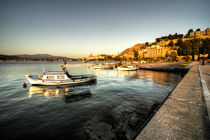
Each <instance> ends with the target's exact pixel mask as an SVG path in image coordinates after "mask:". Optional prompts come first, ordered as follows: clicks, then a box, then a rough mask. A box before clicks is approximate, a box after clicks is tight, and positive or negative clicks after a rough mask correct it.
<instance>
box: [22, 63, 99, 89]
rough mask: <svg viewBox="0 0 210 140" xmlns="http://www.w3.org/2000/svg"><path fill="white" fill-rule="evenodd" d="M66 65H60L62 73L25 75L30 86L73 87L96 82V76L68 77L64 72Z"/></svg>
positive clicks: (65, 71) (51, 72) (50, 72)
mask: <svg viewBox="0 0 210 140" xmlns="http://www.w3.org/2000/svg"><path fill="white" fill-rule="evenodd" d="M66 67H68V66H67V65H62V69H63V71H47V72H45V71H44V72H43V74H42V75H39V76H38V75H26V79H27V80H28V82H29V83H30V84H31V85H46V86H50V85H73V84H81V83H87V82H91V81H96V78H97V77H96V75H94V74H86V75H70V74H69V73H68V71H67V70H66Z"/></svg>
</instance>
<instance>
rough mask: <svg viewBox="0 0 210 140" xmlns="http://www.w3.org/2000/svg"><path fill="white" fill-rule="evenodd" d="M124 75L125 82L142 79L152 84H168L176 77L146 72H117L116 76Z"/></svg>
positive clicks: (166, 73)
mask: <svg viewBox="0 0 210 140" xmlns="http://www.w3.org/2000/svg"><path fill="white" fill-rule="evenodd" d="M119 75H124V76H125V78H126V79H127V80H134V79H142V80H147V81H153V82H168V81H171V79H172V78H175V77H177V75H175V74H174V73H169V72H158V71H148V70H138V71H117V76H119Z"/></svg>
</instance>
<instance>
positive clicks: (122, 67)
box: [117, 65, 139, 71]
mask: <svg viewBox="0 0 210 140" xmlns="http://www.w3.org/2000/svg"><path fill="white" fill-rule="evenodd" d="M138 69H139V68H138V66H133V65H122V66H118V67H117V70H124V71H134V70H138Z"/></svg>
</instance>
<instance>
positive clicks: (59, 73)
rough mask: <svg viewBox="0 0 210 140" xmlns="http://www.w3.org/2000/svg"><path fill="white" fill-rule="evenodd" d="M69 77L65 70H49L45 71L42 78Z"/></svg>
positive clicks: (62, 78)
mask: <svg viewBox="0 0 210 140" xmlns="http://www.w3.org/2000/svg"><path fill="white" fill-rule="evenodd" d="M67 79H69V78H68V76H67V75H66V73H65V72H63V71H48V72H44V75H43V77H42V80H67Z"/></svg>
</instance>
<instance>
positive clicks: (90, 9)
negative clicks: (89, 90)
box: [0, 0, 210, 57]
mask: <svg viewBox="0 0 210 140" xmlns="http://www.w3.org/2000/svg"><path fill="white" fill-rule="evenodd" d="M209 6H210V0H0V54H36V53H48V54H52V55H60V56H67V57H83V56H88V55H90V54H91V53H92V54H94V55H97V54H117V53H118V52H119V53H120V52H121V51H123V50H125V49H126V48H129V47H131V46H133V45H135V44H136V43H144V42H153V41H155V38H157V37H161V36H164V35H168V34H174V33H175V32H177V33H184V34H185V33H186V32H187V31H188V29H190V28H192V29H194V30H196V29H197V28H200V29H201V30H204V29H206V28H207V27H210V8H209Z"/></svg>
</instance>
